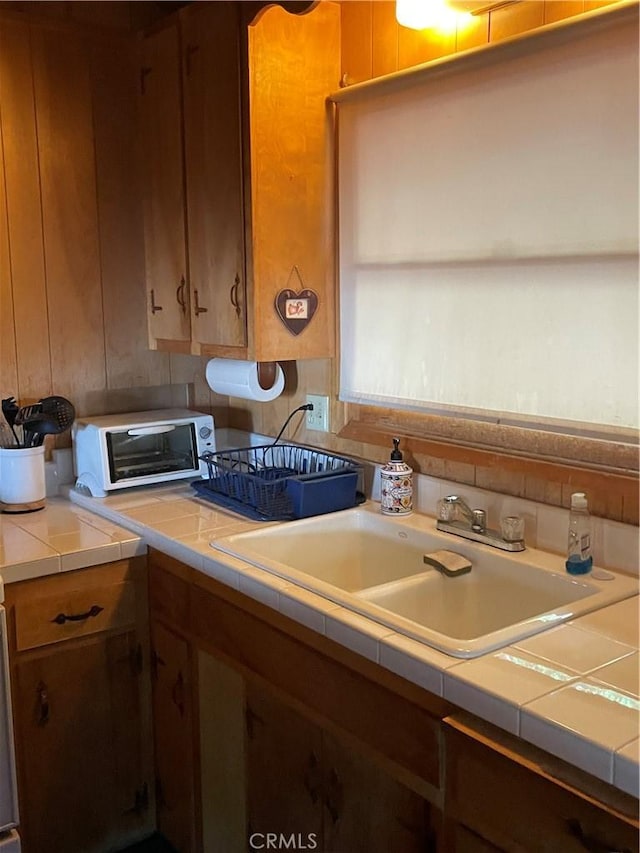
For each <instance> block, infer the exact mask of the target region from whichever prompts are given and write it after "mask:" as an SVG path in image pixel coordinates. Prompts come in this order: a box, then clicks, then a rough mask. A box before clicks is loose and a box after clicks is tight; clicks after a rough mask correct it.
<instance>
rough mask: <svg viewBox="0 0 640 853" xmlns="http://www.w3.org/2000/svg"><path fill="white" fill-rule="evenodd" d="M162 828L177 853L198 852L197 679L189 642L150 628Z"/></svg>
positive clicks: (160, 628)
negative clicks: (196, 783)
mask: <svg viewBox="0 0 640 853" xmlns="http://www.w3.org/2000/svg"><path fill="white" fill-rule="evenodd" d="M151 644H152V645H151V674H152V697H153V726H154V754H155V762H156V767H155V770H156V805H157V820H158V829H159V830H160V831H161V832H162V834H163V835H164V836H165V837H166V838H167V840H168V841H170V843H171V844H172V845H173V846H174V847H175V848H176V850H178V851H179V853H192V851H194V850H196V810H195V809H196V792H195V789H194V774H195V763H194V761H195V752H194V750H195V722H194V702H193V695H194V683H193V677H192V659H191V650H190V647H189V645H188V644H187V642H186V641H185V640H184V639H182V638H181V637H179V636H177V635H176V634H174V633H173V632H172V631H170V630H168V629H167V628H165V627H164V626H163V625H161V624H160V623H158V622H153V623H152V626H151Z"/></svg>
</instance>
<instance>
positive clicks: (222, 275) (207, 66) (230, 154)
mask: <svg viewBox="0 0 640 853" xmlns="http://www.w3.org/2000/svg"><path fill="white" fill-rule="evenodd" d="M180 24H181V30H182V50H183V87H184V89H183V91H184V142H185V170H186V186H187V223H188V241H189V279H190V288H191V337H192V340H193V341H194V342H196V343H197V344H214V345H219V346H230V347H244V346H246V342H247V340H246V312H245V305H246V297H245V272H244V211H243V187H242V137H241V119H240V25H239V19H238V8H237V6H236V4H235V3H218V2H214V3H194V4H192V5H190V6H187V7H186V8H185V9H184V11H183V13H182V15H181V18H180Z"/></svg>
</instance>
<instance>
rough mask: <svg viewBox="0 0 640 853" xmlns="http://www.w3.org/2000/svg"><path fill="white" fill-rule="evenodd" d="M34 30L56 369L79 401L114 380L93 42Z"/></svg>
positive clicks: (67, 392) (60, 384) (59, 385)
mask: <svg viewBox="0 0 640 853" xmlns="http://www.w3.org/2000/svg"><path fill="white" fill-rule="evenodd" d="M59 44H60V35H59V33H58V32H57V31H56V30H55V29H48V28H45V27H42V28H34V29H33V30H32V48H33V65H34V91H35V102H36V114H37V124H38V154H39V165H40V178H41V192H42V222H43V233H44V245H45V269H46V276H47V298H48V301H47V306H48V319H49V335H50V337H49V348H50V353H51V370H52V375H53V376H55V382H56V386H55V388H54V389H53V390H54V392H55V393H57V394H62V395H64V396H67V397H69V398H71V399H73V400H74V401H77V402H78V404H79V405H81V404H82V402H83V401H84V399H86V395H87V394H88V393H90V392H91V391H93V390H95V389H98V388H104V387H105V385H106V371H105V347H104V326H103V322H104V321H103V311H102V288H101V279H100V245H99V236H98V211H97V204H96V183H95V155H94V149H93V124H92V106H91V81H90V76H89V63H88V57H87V53H86V47H85V43H84V42H83V39H82V38H81V36H80V35H78V34H75V33H69V34H68V35H67V38H66V39H65V49H64V52H61V51H60V48H59Z"/></svg>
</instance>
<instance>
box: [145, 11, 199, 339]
mask: <svg viewBox="0 0 640 853" xmlns="http://www.w3.org/2000/svg"><path fill="white" fill-rule="evenodd" d="M138 81H139V82H138V85H139V86H140V98H139V108H140V133H141V151H140V156H141V167H142V170H143V175H144V185H143V193H144V232H145V257H146V277H147V301H148V306H147V310H148V317H149V334H150V337H151V338H152V339H164V340H168V341H183V342H186V343H187V344H188V347H189V349H190V340H191V327H190V322H189V291H188V273H189V271H188V269H187V257H186V230H185V228H186V219H185V194H184V181H183V147H182V95H181V83H180V45H179V34H178V28H177V23H176V22H175V21H174V22H172V23H171V25H169V26H166V27H164V28H162V29H158V30H156V31H155V32H154V33H152V34H151V35H149V36H147V38H145V39H143V40H142V41H141V45H140V66H139V78H138ZM182 282H184V286H183V288H182V294H181V296H182V299H183V303H184V305H183V306H181V305H180V304H179V301H178V296H179V293H178V289H179V288H180V287H181V285H182ZM152 290H153V299H154V304H155V305H157V306H160V307H161V310H158V311H157V312H156V313H151V299H152V293H151V291H152Z"/></svg>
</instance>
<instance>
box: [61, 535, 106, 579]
mask: <svg viewBox="0 0 640 853" xmlns="http://www.w3.org/2000/svg"><path fill="white" fill-rule="evenodd" d="M62 535H63V536H66V535H67V534H64V533H63V534H62ZM54 538H59V537H54ZM119 559H120V544H119V543H112V544H111V545H102V546H100V547H99V548H82V549H80V550H79V551H70V552H68V553H64V554H61V555H60V570H61V571H63V572H69V571H73V570H75V569H85V568H87V567H88V566H99V565H101V564H102V563H112V562H114V561H115V560H119Z"/></svg>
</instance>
